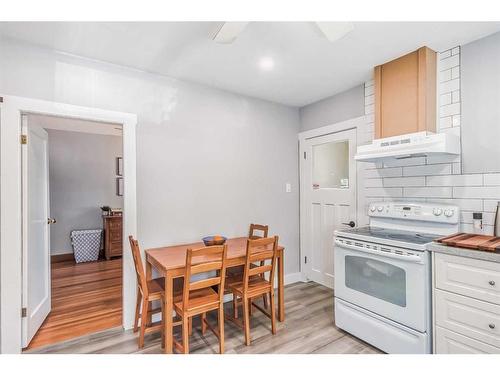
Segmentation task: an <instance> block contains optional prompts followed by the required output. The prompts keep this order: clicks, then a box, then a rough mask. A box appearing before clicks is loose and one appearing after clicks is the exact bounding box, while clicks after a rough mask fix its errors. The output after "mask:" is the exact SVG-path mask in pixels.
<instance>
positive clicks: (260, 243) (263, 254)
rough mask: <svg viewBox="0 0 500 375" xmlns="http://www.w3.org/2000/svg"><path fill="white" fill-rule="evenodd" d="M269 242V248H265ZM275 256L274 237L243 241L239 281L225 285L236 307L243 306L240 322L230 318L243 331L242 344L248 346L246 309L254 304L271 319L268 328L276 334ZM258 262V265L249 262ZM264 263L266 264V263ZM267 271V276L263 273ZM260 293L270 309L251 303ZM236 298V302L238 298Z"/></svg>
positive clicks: (247, 315) (276, 245)
mask: <svg viewBox="0 0 500 375" xmlns="http://www.w3.org/2000/svg"><path fill="white" fill-rule="evenodd" d="M271 245H272V248H269V247H270V246H271ZM277 255H278V236H274V237H270V238H260V239H256V240H251V239H249V240H248V241H247V252H246V261H245V268H244V272H243V280H242V281H239V282H235V283H232V284H230V285H228V286H229V288H230V289H231V290H232V293H233V301H234V304H233V305H234V306H235V307H236V309H237V308H238V304H242V305H243V324H241V322H239V321H238V320H237V319H230V320H233V321H234V322H236V323H237V324H238V325H240V326H242V327H243V328H244V330H245V344H246V345H250V341H251V340H250V309H251V306H252V305H253V306H255V307H256V308H257V309H258V310H260V311H262V312H263V313H264V314H265V315H267V316H268V317H269V318H270V319H271V331H272V333H273V335H274V334H276V305H275V301H274V272H275V270H276V258H277ZM256 262H261V263H260V265H259V266H254V267H252V264H254V263H256ZM266 262H268V264H266ZM267 272H269V279H268V280H267V279H266V278H265V274H266V273H267ZM262 295H269V296H270V297H271V298H270V305H271V311H270V312H269V311H267V309H265V308H261V307H260V306H258V305H255V304H253V303H252V299H254V298H256V297H260V296H262ZM238 298H239V299H240V301H238Z"/></svg>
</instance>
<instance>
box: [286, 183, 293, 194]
mask: <svg viewBox="0 0 500 375" xmlns="http://www.w3.org/2000/svg"><path fill="white" fill-rule="evenodd" d="M285 191H286V192H287V193H291V192H292V184H291V183H289V182H287V183H286V184H285Z"/></svg>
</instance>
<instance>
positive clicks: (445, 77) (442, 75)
mask: <svg viewBox="0 0 500 375" xmlns="http://www.w3.org/2000/svg"><path fill="white" fill-rule="evenodd" d="M451 77H452V69H446V70H443V71H442V72H439V82H446V81H449V80H450V79H451Z"/></svg>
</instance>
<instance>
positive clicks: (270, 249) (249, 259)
mask: <svg viewBox="0 0 500 375" xmlns="http://www.w3.org/2000/svg"><path fill="white" fill-rule="evenodd" d="M277 255H278V236H274V237H269V238H260V239H256V240H252V239H248V240H247V251H246V260H245V269H244V271H243V292H244V293H246V292H247V291H248V284H249V280H250V277H251V276H253V275H258V274H264V273H265V272H269V273H270V275H269V280H267V281H268V283H269V285H270V286H271V287H272V286H273V283H274V272H275V270H276V258H277ZM256 261H260V262H261V263H260V266H254V265H253V263H254V262H256ZM266 261H268V262H270V264H267V265H266V264H265V262H266ZM263 277H265V275H263Z"/></svg>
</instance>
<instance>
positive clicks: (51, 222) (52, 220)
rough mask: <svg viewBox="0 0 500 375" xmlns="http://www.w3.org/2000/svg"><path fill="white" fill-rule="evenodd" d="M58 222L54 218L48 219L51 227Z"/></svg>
mask: <svg viewBox="0 0 500 375" xmlns="http://www.w3.org/2000/svg"><path fill="white" fill-rule="evenodd" d="M56 222H57V220H56V219H53V218H51V217H49V218H48V219H47V224H49V225H50V224H55V223H56Z"/></svg>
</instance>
